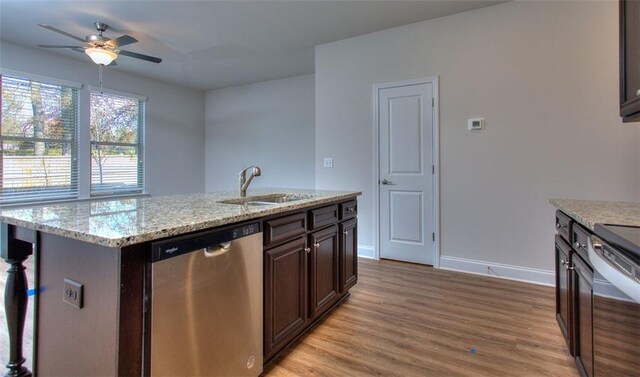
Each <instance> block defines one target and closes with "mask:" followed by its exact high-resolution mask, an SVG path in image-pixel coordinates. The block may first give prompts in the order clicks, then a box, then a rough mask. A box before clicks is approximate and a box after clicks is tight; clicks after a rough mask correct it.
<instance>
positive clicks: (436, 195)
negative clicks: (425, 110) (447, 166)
mask: <svg viewBox="0 0 640 377" xmlns="http://www.w3.org/2000/svg"><path fill="white" fill-rule="evenodd" d="M418 84H431V90H432V93H431V94H432V95H433V101H434V102H433V113H432V114H433V119H432V121H433V131H432V132H433V135H432V136H433V144H432V146H431V148H432V149H431V153H432V156H431V157H432V161H433V165H434V166H435V172H434V174H433V187H432V190H433V231H434V233H435V241H434V242H433V267H435V268H439V267H440V147H439V146H440V112H439V103H440V101H439V100H440V98H439V92H440V90H439V86H438V76H431V77H425V78H420V79H413V80H403V81H394V82H388V83H382V84H374V85H373V161H374V164H373V165H374V172H373V182H372V183H373V186H372V187H373V192H374V203H373V209H374V211H373V217H374V221H373V222H374V227H375V229H374V232H373V234H374V237H373V249H374V258H375V259H380V247H379V245H380V190H379V181H380V123H379V122H378V121H379V119H378V118H379V114H380V109H379V106H378V104H379V100H380V91H381V90H382V89H388V88H395V87H401V86H409V85H418Z"/></svg>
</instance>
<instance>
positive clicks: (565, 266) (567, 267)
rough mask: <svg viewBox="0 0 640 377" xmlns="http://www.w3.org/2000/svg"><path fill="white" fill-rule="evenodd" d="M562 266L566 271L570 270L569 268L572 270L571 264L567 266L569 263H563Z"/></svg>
mask: <svg viewBox="0 0 640 377" xmlns="http://www.w3.org/2000/svg"><path fill="white" fill-rule="evenodd" d="M564 268H566V269H567V271H571V270H573V266H569V263H567V264H565V265H564Z"/></svg>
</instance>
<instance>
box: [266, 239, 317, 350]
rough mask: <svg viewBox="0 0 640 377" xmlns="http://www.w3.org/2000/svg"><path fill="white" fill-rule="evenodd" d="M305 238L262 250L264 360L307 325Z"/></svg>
mask: <svg viewBox="0 0 640 377" xmlns="http://www.w3.org/2000/svg"><path fill="white" fill-rule="evenodd" d="M305 241H306V240H305V237H304V236H303V237H299V238H296V239H294V240H293V241H291V242H288V243H286V244H284V245H281V246H278V247H275V248H273V249H270V250H267V251H265V259H264V268H265V271H264V279H265V280H264V284H265V287H264V339H265V341H264V354H265V360H266V359H268V358H269V357H271V356H273V355H274V354H275V353H276V352H278V351H279V350H280V349H281V348H282V347H284V346H285V345H287V343H288V342H289V341H290V340H291V339H293V338H294V337H295V336H296V335H298V334H299V333H300V332H301V331H302V330H304V327H305V325H306V323H307V302H308V301H307V287H308V285H307V251H306V250H308V249H306V243H305Z"/></svg>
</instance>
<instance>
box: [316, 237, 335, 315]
mask: <svg viewBox="0 0 640 377" xmlns="http://www.w3.org/2000/svg"><path fill="white" fill-rule="evenodd" d="M309 246H310V248H311V253H310V256H311V258H310V271H311V273H310V279H309V283H310V307H309V309H310V311H311V312H310V314H309V317H310V318H311V319H315V318H317V317H319V316H320V315H321V314H322V313H324V312H325V311H326V310H327V309H329V308H330V307H331V306H332V305H333V304H334V303H335V302H336V301H337V300H338V292H339V285H338V281H339V271H338V258H339V256H338V226H337V225H333V226H331V227H329V228H326V229H323V230H320V231H317V232H315V233H312V234H310V235H309Z"/></svg>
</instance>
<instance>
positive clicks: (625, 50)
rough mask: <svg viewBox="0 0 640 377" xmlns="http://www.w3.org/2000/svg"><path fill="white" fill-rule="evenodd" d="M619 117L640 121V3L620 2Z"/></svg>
mask: <svg viewBox="0 0 640 377" xmlns="http://www.w3.org/2000/svg"><path fill="white" fill-rule="evenodd" d="M620 116H621V117H622V120H623V121H624V122H637V121H640V2H639V1H638V0H620Z"/></svg>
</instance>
